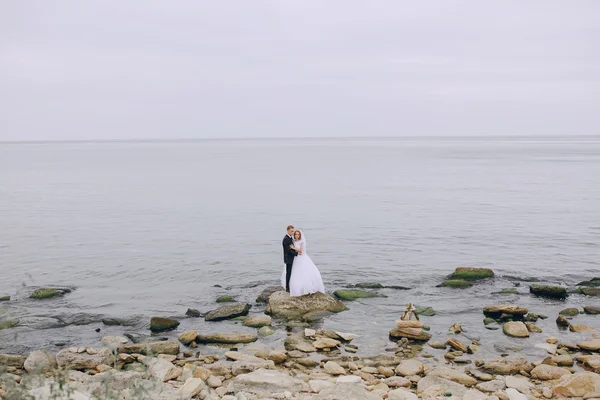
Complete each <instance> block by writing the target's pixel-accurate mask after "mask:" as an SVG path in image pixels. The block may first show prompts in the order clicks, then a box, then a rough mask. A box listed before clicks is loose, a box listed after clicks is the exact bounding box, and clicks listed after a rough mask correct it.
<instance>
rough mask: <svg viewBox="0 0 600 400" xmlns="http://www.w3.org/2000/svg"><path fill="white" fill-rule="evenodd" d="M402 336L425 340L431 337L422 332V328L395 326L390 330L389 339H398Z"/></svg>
mask: <svg viewBox="0 0 600 400" xmlns="http://www.w3.org/2000/svg"><path fill="white" fill-rule="evenodd" d="M402 338H407V339H412V340H418V341H427V340H429V339H431V335H430V334H429V333H427V332H424V331H423V329H422V328H395V329H392V330H391V331H390V339H392V340H399V339H402Z"/></svg>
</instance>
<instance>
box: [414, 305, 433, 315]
mask: <svg viewBox="0 0 600 400" xmlns="http://www.w3.org/2000/svg"><path fill="white" fill-rule="evenodd" d="M414 307H415V312H416V313H417V315H419V316H424V317H433V316H435V314H436V313H435V310H434V309H433V308H431V307H426V306H417V305H415V306H414Z"/></svg>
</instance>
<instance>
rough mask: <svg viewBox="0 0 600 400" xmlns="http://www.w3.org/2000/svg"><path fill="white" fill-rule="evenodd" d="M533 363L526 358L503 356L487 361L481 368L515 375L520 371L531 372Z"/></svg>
mask: <svg viewBox="0 0 600 400" xmlns="http://www.w3.org/2000/svg"><path fill="white" fill-rule="evenodd" d="M532 369H533V365H532V364H531V363H530V362H529V360H527V359H526V358H502V359H499V360H491V361H486V362H485V364H484V365H483V366H482V367H481V370H482V371H484V372H487V373H490V374H498V375H514V374H518V373H519V372H520V371H526V372H529V371H531V370H532Z"/></svg>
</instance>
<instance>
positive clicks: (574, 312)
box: [559, 307, 579, 317]
mask: <svg viewBox="0 0 600 400" xmlns="http://www.w3.org/2000/svg"><path fill="white" fill-rule="evenodd" d="M559 314H560V315H565V316H567V317H574V316H576V315H579V309H577V308H574V307H572V308H565V309H564V310H561V311H560V312H559Z"/></svg>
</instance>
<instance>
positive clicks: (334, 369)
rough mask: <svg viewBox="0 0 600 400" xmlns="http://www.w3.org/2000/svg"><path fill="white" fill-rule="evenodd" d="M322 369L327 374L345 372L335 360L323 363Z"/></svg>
mask: <svg viewBox="0 0 600 400" xmlns="http://www.w3.org/2000/svg"><path fill="white" fill-rule="evenodd" d="M323 369H324V370H325V372H327V373H328V374H329V375H345V374H346V370H344V368H342V367H341V366H340V365H339V364H338V363H336V362H335V361H327V362H326V363H325V365H324V366H323Z"/></svg>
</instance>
